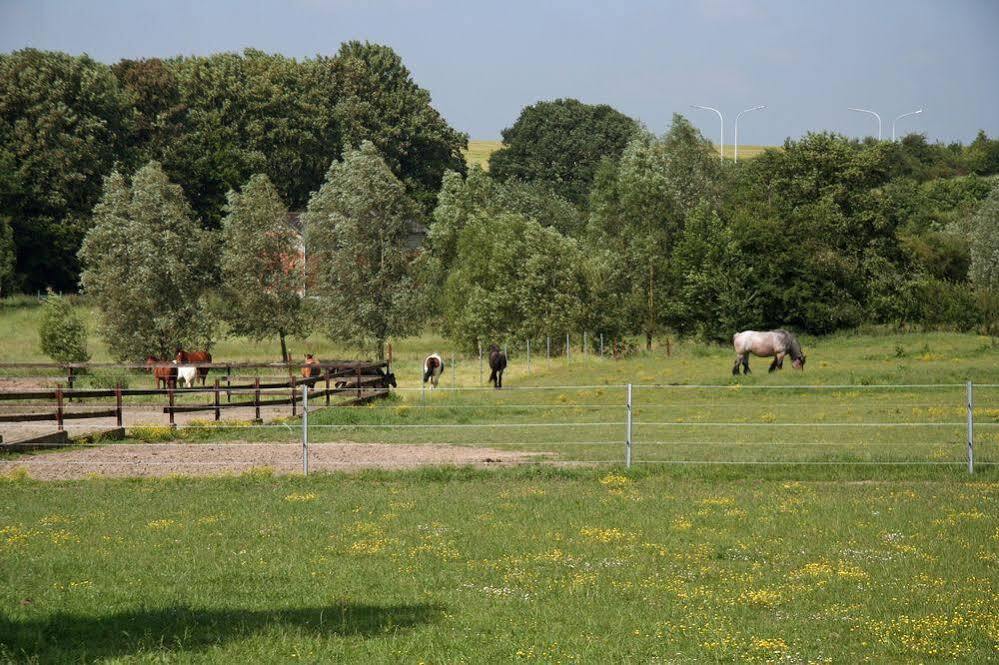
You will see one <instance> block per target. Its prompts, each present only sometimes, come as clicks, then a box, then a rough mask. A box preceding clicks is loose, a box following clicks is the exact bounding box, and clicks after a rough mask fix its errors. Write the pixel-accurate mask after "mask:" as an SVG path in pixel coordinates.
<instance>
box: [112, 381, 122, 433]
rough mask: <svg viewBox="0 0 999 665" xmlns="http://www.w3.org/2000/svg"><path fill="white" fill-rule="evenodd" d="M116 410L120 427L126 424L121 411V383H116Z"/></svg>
mask: <svg viewBox="0 0 999 665" xmlns="http://www.w3.org/2000/svg"><path fill="white" fill-rule="evenodd" d="M114 411H115V416H116V417H117V418H118V427H122V426H123V425H124V420H123V419H122V413H121V384H120V383H116V384H115V386H114Z"/></svg>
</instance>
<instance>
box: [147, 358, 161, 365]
mask: <svg viewBox="0 0 999 665" xmlns="http://www.w3.org/2000/svg"><path fill="white" fill-rule="evenodd" d="M157 362H159V361H158V360H157V358H156V356H146V367H153V366H155V365H156V363H157Z"/></svg>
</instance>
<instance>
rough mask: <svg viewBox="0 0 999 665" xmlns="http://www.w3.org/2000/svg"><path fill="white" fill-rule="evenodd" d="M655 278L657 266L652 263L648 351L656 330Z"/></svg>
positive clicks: (647, 330) (647, 336)
mask: <svg viewBox="0 0 999 665" xmlns="http://www.w3.org/2000/svg"><path fill="white" fill-rule="evenodd" d="M655 279H656V268H655V266H652V265H650V266H649V303H648V307H649V309H648V317H649V318H648V325H647V327H646V329H645V350H646V351H651V350H652V333H653V331H654V330H655V317H656V314H655V309H654V304H653V303H654V295H655V292H654V288H653V284H655Z"/></svg>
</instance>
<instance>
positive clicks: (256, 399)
mask: <svg viewBox="0 0 999 665" xmlns="http://www.w3.org/2000/svg"><path fill="white" fill-rule="evenodd" d="M253 408H254V412H255V420H257V421H259V420H260V377H259V376H258V377H256V378H255V379H254V380H253Z"/></svg>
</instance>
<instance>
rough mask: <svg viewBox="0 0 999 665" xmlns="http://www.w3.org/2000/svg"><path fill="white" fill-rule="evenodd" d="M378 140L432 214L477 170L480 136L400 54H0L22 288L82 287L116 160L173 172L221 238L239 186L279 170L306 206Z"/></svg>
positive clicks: (7, 203)
mask: <svg viewBox="0 0 999 665" xmlns="http://www.w3.org/2000/svg"><path fill="white" fill-rule="evenodd" d="M365 140H367V141H371V142H372V143H374V145H375V146H377V147H378V148H379V150H380V151H381V153H382V155H383V157H384V159H385V162H386V164H388V166H389V168H390V169H392V171H393V173H394V174H395V175H396V176H397V177H398V178H399V179H400V180H401V181H402V182H403V183H404V185H405V186H406V190H407V193H408V194H409V195H410V196H411V197H413V198H414V199H415V200H416V201H417V202H418V203H419V204H420V205H421V207H422V209H423V212H425V213H429V211H430V210H431V209H432V208H433V206H434V204H435V202H436V194H437V191H438V189H439V188H440V182H441V178H442V176H443V174H444V172H445V171H446V170H449V169H450V170H455V171H463V170H464V162H463V160H462V157H461V149H462V148H464V147H465V146H466V144H467V137H466V136H465V135H464V134H462V133H460V132H458V131H456V130H454V129H453V128H451V127H450V126H449V125H448V124H447V122H446V121H445V120H444V119H443V118H442V117H441V115H440V114H439V113H438V112H437V111H436V110H435V109H434V108H433V107H432V106H431V104H430V94H429V93H428V92H427V91H426V90H424V89H423V88H421V87H419V86H418V85H417V84H416V83H415V82H414V81H413V78H412V75H411V74H410V72H409V70H408V69H407V68H406V67H405V65H404V64H403V62H402V60H401V59H400V58H399V56H398V55H397V54H396V53H394V52H393V51H392V49H390V48H388V47H385V46H379V45H375V44H368V43H360V42H349V43H346V44H343V45H342V47H341V48H340V50H339V52H338V53H337V54H336V55H334V56H332V57H316V58H313V59H306V60H302V61H297V60H294V59H291V58H286V57H284V56H281V55H271V54H266V53H263V52H260V51H256V50H246V51H244V52H242V53H221V54H216V55H211V56H203V57H202V56H197V57H177V58H171V59H167V60H160V59H156V58H151V59H146V60H123V61H121V62H118V63H116V64H114V65H112V66H107V65H104V64H101V63H98V62H95V61H93V60H91V59H90V58H88V57H86V56H81V57H72V56H69V55H66V54H63V53H53V52H45V51H37V50H34V49H26V50H22V51H17V52H15V53H11V54H4V55H0V211H3V214H4V215H6V216H9V218H10V223H11V225H12V227H13V232H14V238H15V243H16V256H17V264H16V271H15V276H14V282H15V285H16V287H17V288H19V289H21V290H25V291H34V290H36V289H44V288H45V287H47V286H52V287H54V288H56V289H58V290H64V291H65V290H73V289H75V288H76V286H77V280H78V277H79V264H78V262H77V251H78V250H79V248H80V243H81V242H82V239H83V236H84V235H85V234H86V232H87V230H88V228H89V226H90V224H91V213H92V210H93V208H94V205H95V204H96V203H97V200H98V198H99V197H100V194H101V179H102V178H103V177H104V176H107V175H109V174H110V173H111V171H112V170H113V169H114V168H115V167H116V166H117V168H118V170H119V171H120V172H122V173H131V172H132V171H134V170H135V169H136V168H138V167H139V166H141V165H142V164H145V163H147V162H149V161H150V160H156V161H158V162H160V164H161V165H162V168H163V170H164V171H165V172H166V174H167V175H168V177H169V178H170V179H171V181H173V182H175V183H177V184H179V185H180V186H181V187H182V188H183V190H184V192H185V195H186V196H187V197H188V200H189V201H190V204H191V207H192V209H193V213H194V216H195V219H196V220H197V222H198V223H199V225H201V226H203V227H205V228H218V227H219V225H220V224H221V220H222V217H223V216H224V214H225V210H224V208H225V204H226V194H227V192H228V191H229V190H231V189H236V188H238V187H240V186H242V185H243V183H245V182H246V181H247V180H248V179H249V178H250V176H252V175H254V174H258V173H261V174H265V175H267V176H268V178H270V180H271V182H272V183H274V185H275V187H276V188H277V191H278V193H279V194H280V196H281V198H282V200H283V201H284V202H285V205H287V206H288V207H290V208H291V209H292V210H301V209H303V208H304V207H305V205H306V203H307V202H308V199H309V195H310V193H311V192H313V191H315V190H317V189H318V188H319V186H320V185H321V184H322V181H323V177H324V176H325V174H326V171H327V169H328V168H329V165H330V163H331V162H332V161H333V160H335V159H337V158H338V157H339V156H340V155H342V154H343V152H344V150H345V149H346V148H350V147H357V146H358V145H360V143H361V142H362V141H365ZM2 246H3V245H2V238H0V250H2ZM0 256H2V251H0ZM2 279H3V275H2V274H0V280H2ZM0 285H5V283H4V282H0Z"/></svg>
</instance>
